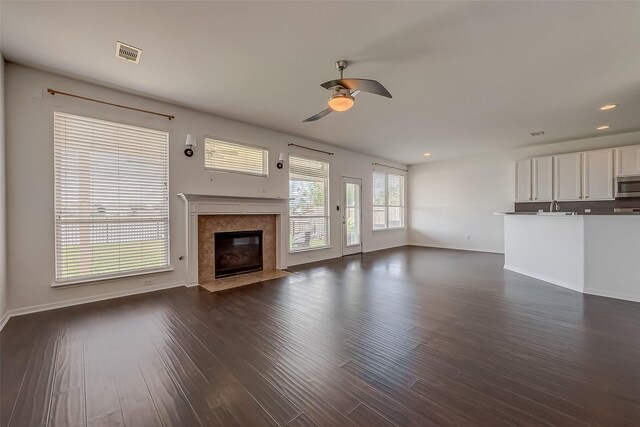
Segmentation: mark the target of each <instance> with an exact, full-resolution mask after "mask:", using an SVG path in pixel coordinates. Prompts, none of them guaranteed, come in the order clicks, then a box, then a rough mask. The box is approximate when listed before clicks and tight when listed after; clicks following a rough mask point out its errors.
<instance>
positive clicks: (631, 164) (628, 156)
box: [616, 145, 640, 176]
mask: <svg viewBox="0 0 640 427" xmlns="http://www.w3.org/2000/svg"><path fill="white" fill-rule="evenodd" d="M616 175H617V176H624V175H640V145H634V146H631V147H621V148H616Z"/></svg>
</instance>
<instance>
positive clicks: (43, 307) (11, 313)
mask: <svg viewBox="0 0 640 427" xmlns="http://www.w3.org/2000/svg"><path fill="white" fill-rule="evenodd" d="M180 286H185V287H193V286H197V284H196V285H191V286H186V285H185V284H184V283H182V282H179V283H168V284H163V285H152V286H145V287H142V288H135V289H127V290H124V291H117V292H109V293H106V294H100V295H93V296H90V297H83V298H75V299H70V300H65V301H59V302H52V303H47V304H40V305H33V306H30V307H22V308H16V309H14V310H7V312H6V313H5V314H4V316H2V320H0V330H2V328H3V327H4V325H6V323H7V322H8V321H9V319H10V318H12V317H16V316H23V315H25V314H31V313H38V312H41V311H47V310H54V309H56V308H64V307H71V306H74V305H80V304H88V303H90V302H97V301H104V300H108V299H113V298H121V297H126V296H129V295H137V294H145V293H147V292H154V291H160V290H163V289H170V288H177V287H180Z"/></svg>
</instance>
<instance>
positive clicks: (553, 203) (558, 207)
mask: <svg viewBox="0 0 640 427" xmlns="http://www.w3.org/2000/svg"><path fill="white" fill-rule="evenodd" d="M554 209H555V210H556V211H559V210H560V205H558V202H557V201H555V200H552V201H551V205H549V212H553V210H554Z"/></svg>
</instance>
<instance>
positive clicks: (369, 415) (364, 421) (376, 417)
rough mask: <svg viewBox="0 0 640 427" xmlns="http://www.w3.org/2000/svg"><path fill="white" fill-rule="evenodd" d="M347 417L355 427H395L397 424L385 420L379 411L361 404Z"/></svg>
mask: <svg viewBox="0 0 640 427" xmlns="http://www.w3.org/2000/svg"><path fill="white" fill-rule="evenodd" d="M347 416H348V417H349V419H350V420H351V421H352V422H353V423H354V424H355V425H358V426H360V427H371V426H379V427H393V426H395V424H393V423H392V422H391V421H389V420H388V419H387V418H385V417H384V416H383V415H382V414H380V413H379V412H378V411H376V410H374V409H372V408H370V407H369V406H367V405H365V404H364V403H361V404H359V405H358V406H356V407H355V408H353V411H351V412H349V414H347Z"/></svg>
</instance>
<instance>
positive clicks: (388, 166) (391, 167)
mask: <svg viewBox="0 0 640 427" xmlns="http://www.w3.org/2000/svg"><path fill="white" fill-rule="evenodd" d="M372 165H373V166H384V167H387V168H390V169H398V170H399V171H403V172H409V171H408V170H407V169H402V168H397V167H395V166H390V165H385V164H384V163H375V162H374V163H372Z"/></svg>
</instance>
